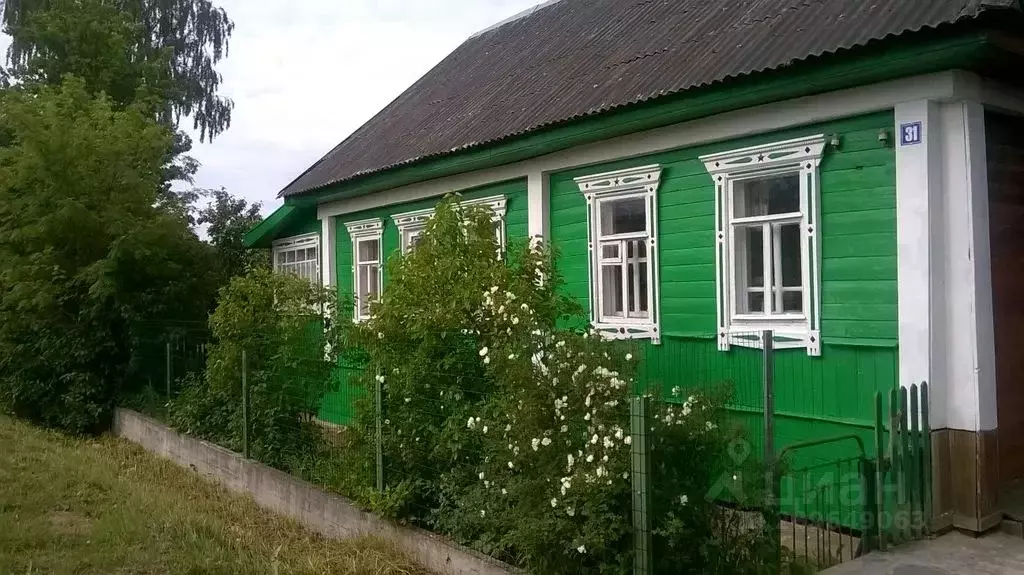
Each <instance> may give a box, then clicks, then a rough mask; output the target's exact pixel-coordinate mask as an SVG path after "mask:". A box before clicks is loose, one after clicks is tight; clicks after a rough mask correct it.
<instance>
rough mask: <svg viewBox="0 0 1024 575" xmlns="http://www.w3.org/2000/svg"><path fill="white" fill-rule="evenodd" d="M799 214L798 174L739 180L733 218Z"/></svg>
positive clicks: (735, 184) (736, 186) (736, 187)
mask: <svg viewBox="0 0 1024 575" xmlns="http://www.w3.org/2000/svg"><path fill="white" fill-rule="evenodd" d="M799 211H800V176H799V174H786V175H782V176H771V177H768V178H756V179H750V180H738V181H736V182H735V183H734V184H733V214H734V215H735V217H737V218H749V217H754V216H767V215H772V214H788V213H793V212H799Z"/></svg>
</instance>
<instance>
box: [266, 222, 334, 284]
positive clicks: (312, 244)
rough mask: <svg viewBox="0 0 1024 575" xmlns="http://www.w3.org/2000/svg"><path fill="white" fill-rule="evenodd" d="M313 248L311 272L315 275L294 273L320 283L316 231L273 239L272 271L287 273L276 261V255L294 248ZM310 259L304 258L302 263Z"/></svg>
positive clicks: (319, 253)
mask: <svg viewBox="0 0 1024 575" xmlns="http://www.w3.org/2000/svg"><path fill="white" fill-rule="evenodd" d="M309 248H314V249H315V250H316V259H315V260H312V263H313V270H314V271H313V273H314V275H315V276H316V277H308V276H305V275H302V274H299V273H295V275H297V276H299V277H301V278H304V279H307V280H309V281H310V283H312V284H314V285H317V284H319V283H320V259H321V256H322V253H321V252H322V250H321V247H320V234H317V233H316V232H314V233H311V234H302V235H300V236H291V237H287V238H281V239H279V240H276V241H274V242H273V243H272V244H271V257H272V258H273V265H274V271H275V272H279V273H287V270H286V269H285V268H283V267H282V266H281V264H280V263H278V261H277V259H278V255H280V254H285V253H288V252H291V251H296V250H307V249H309ZM309 261H310V260H306V261H305V262H303V263H308V262H309Z"/></svg>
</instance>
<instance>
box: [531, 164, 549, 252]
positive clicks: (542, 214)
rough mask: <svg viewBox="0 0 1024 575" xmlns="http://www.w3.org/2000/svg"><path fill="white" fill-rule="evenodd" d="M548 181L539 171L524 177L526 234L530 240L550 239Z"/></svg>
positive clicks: (545, 175)
mask: <svg viewBox="0 0 1024 575" xmlns="http://www.w3.org/2000/svg"><path fill="white" fill-rule="evenodd" d="M550 196H551V193H550V179H549V177H548V174H546V173H544V172H541V171H539V170H537V171H532V172H530V173H529V174H527V177H526V208H527V212H526V216H527V232H528V234H529V236H530V238H540V239H541V240H543V241H545V242H546V241H549V240H550V239H551V237H550V234H551V231H550V226H551V213H550V209H551V207H550V202H549V200H550Z"/></svg>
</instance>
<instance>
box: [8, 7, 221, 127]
mask: <svg viewBox="0 0 1024 575" xmlns="http://www.w3.org/2000/svg"><path fill="white" fill-rule="evenodd" d="M2 6H3V21H4V24H5V25H6V27H7V33H8V34H10V36H11V40H12V43H11V47H10V51H9V53H8V59H9V62H10V64H11V67H12V74H13V75H14V76H16V77H18V78H19V79H20V80H21V81H23V82H27V83H33V84H50V85H53V84H59V83H60V82H61V80H62V79H63V78H64V76H66V75H69V74H70V75H74V76H78V77H80V78H83V79H84V80H85V85H86V89H87V90H88V91H89V92H90V93H94V94H95V93H99V92H103V93H105V94H107V95H108V96H109V97H110V98H111V101H112V102H113V103H114V105H115V106H119V107H123V106H127V105H129V104H132V103H135V102H136V101H139V100H146V101H147V103H148V105H149V106H150V107H151V108H152V111H153V112H154V113H156V114H157V117H158V119H159V120H160V121H161V122H162V123H164V124H167V125H170V126H177V125H178V122H179V121H180V120H181V118H183V117H189V118H192V121H193V128H195V129H196V130H198V131H199V134H200V139H205V138H207V137H209V138H213V137H216V136H217V135H218V134H220V133H221V132H223V131H224V130H226V129H227V128H228V126H229V125H230V124H231V109H232V103H231V101H230V100H229V99H227V98H224V97H222V96H219V95H218V94H217V90H218V89H219V87H220V82H221V76H220V74H219V73H218V72H217V71H216V68H215V66H216V65H217V63H218V62H219V61H220V60H221V59H222V58H223V57H224V56H225V55H226V54H227V49H228V40H229V38H230V36H231V32H232V30H233V28H234V24H233V23H232V22H231V20H230V19H229V18H228V16H227V13H226V12H225V11H224V10H223V9H221V8H219V7H217V6H215V5H214V4H213V3H212V2H210V0H141V1H140V0H113V1H110V0H7V1H6V2H4V3H3V4H2Z"/></svg>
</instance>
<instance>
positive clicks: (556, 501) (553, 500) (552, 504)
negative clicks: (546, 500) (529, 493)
mask: <svg viewBox="0 0 1024 575" xmlns="http://www.w3.org/2000/svg"><path fill="white" fill-rule="evenodd" d="M551 506H552V507H558V500H557V499H555V498H554V497H552V498H551Z"/></svg>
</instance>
